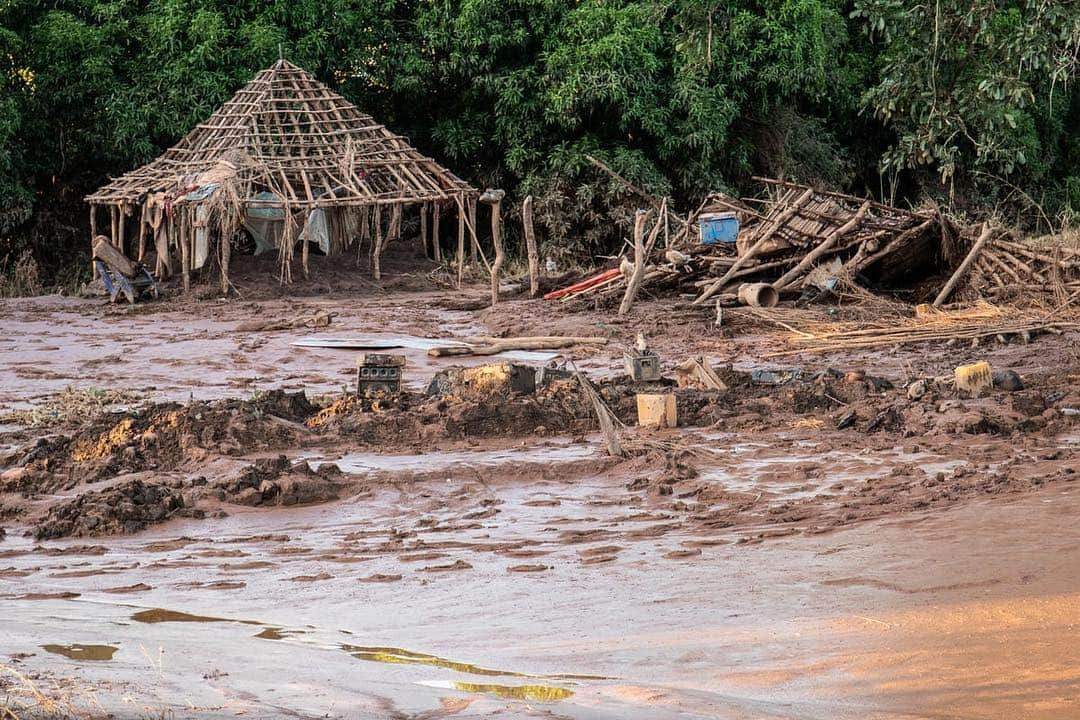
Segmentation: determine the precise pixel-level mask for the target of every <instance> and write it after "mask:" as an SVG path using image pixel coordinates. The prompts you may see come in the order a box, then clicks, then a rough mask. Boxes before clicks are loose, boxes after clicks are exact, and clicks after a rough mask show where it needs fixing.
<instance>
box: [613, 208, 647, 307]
mask: <svg viewBox="0 0 1080 720" xmlns="http://www.w3.org/2000/svg"><path fill="white" fill-rule="evenodd" d="M647 215H648V211H647V210H638V211H637V213H635V214H634V271H633V272H632V273H630V277H629V278H628V279H627V281H626V294H625V295H623V299H622V303H620V304H619V315H620V316H622V315H626V314H627V313H628V312H630V308H631V307H633V305H634V296H636V295H637V291H638V288H639V287H640V286H641V278H642V276H643V275H644V274H645V218H646V216H647Z"/></svg>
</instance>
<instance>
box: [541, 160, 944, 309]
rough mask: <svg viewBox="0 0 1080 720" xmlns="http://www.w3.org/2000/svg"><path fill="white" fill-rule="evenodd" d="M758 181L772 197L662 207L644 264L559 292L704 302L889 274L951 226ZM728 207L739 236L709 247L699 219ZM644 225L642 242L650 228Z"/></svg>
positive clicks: (920, 258)
mask: <svg viewBox="0 0 1080 720" xmlns="http://www.w3.org/2000/svg"><path fill="white" fill-rule="evenodd" d="M756 180H758V181H759V182H761V183H763V184H764V185H765V186H766V187H768V188H769V189H771V190H772V191H773V193H772V196H771V197H770V198H769V199H766V200H756V199H744V200H739V199H735V198H731V197H729V196H726V195H723V194H713V195H710V196H709V197H707V198H706V199H705V201H704V202H703V203H702V205H701V206H700V207H699V208H698V210H697V211H696V212H694V213H693V214H691V216H690V217H689V218H687V219H682V218H677V217H674V218H672V217H671V216H672V215H673V214H672V213H669V212H668V211H667V206H666V204H662V205H661V207H660V209H659V211H658V213H657V215H656V219H655V221H654V222H653V224H652V230H651V231H650V232H649V235H648V241H647V242H645V243H644V247H643V248H640V249H639V250H643V251H644V256H645V259H644V262H642V263H638V262H637V261H635V262H634V263H633V264H631V263H628V262H624V264H623V271H622V272H619V273H612V272H610V271H609V274H608V275H607V276H606V277H605V278H604V280H603V281H602V282H599V283H596V284H585V286H584V287H582V288H581V289H578V290H575V291H574V292H570V293H564V294H562V295H561V296H560V297H561V298H562V299H563V300H567V301H569V300H572V299H574V298H578V297H587V296H592V297H596V296H599V297H617V296H622V297H623V307H624V308H626V307H628V306H627V302H626V301H627V298H630V301H631V302H632V300H633V295H634V294H636V292H638V290H639V289H640V290H649V291H652V292H679V293H685V294H688V295H693V296H694V299H693V302H694V303H695V304H703V303H706V302H708V301H710V300H711V299H713V298H717V297H720V296H725V297H733V296H734V294H735V293H736V292H737V290H738V288H739V286H741V285H743V284H745V283H767V284H769V285H771V286H772V287H774V288H775V289H776V290H777V291H779V292H789V293H790V292H798V291H801V290H803V289H804V288H808V287H809V286H817V287H819V288H820V289H826V288H830V289H831V286H835V284H836V281H837V280H839V279H847V280H856V279H858V278H863V277H865V276H866V275H867V274H869V273H871V272H872V274H873V275H874V278H875V280H878V281H881V280H890V279H893V278H896V277H899V276H901V275H903V274H904V273H906V272H907V271H908V270H909V269H910V268H912V267H913V266H914V265H918V264H920V263H923V262H924V261H925V260H926V259H927V258H929V257H933V256H934V255H935V254H936V249H938V248H940V247H941V244H942V243H941V240H942V238H943V237H944V236H945V234H946V233H947V232H948V230H947V228H946V227H945V225H944V223H943V221H942V218H941V217H940V215H939V214H938V213H937V212H935V211H921V212H912V211H909V210H903V209H900V208H895V207H890V206H888V205H884V204H882V203H878V202H874V201H872V200H865V199H862V198H857V197H853V196H851V195H845V194H842V193H836V192H829V191H826V190H821V189H818V188H813V187H810V186H806V185H798V184H795V183H789V182H785V181H782V180H774V179H769V178H756ZM720 211H727V212H733V213H734V214H735V216H736V218H737V219H738V222H739V230H738V236H737V240H736V242H732V243H724V242H720V243H715V244H705V243H703V242H702V237H701V225H700V222H699V219H700V218H701V217H702V216H706V215H707V214H711V213H715V212H720ZM641 219H642V218H641V217H640V215H639V220H641ZM661 228H662V229H663V232H662V233H661V232H660V229H661ZM640 230H641V231H642V232H641V233H638V232H636V233H635V243H636V240H637V235H638V234H643V230H644V226H642V228H640ZM662 238H666V239H662ZM637 254H638V250H636V251H635V255H637ZM639 266H640V269H641V272H640V275H639V277H638V287H634V286H633V282H634V278H635V274H637V271H638V269H639Z"/></svg>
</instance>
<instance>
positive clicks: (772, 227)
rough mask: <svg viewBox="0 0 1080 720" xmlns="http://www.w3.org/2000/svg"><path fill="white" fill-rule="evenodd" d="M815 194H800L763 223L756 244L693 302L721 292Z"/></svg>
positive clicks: (697, 303)
mask: <svg viewBox="0 0 1080 720" xmlns="http://www.w3.org/2000/svg"><path fill="white" fill-rule="evenodd" d="M813 196H814V191H813V189H807V191H806V192H804V193H803V194H802V195H800V196H799V197H798V198H797V199H796V200H795V202H793V203H792V204H791V205H790V206H789V207H788V208H787V209H786V210H784V211H783V212H781V213H780V214H779V215H777V216H776V218H774V219H773V220H772V221H771V223H769V224H766V225H762V226H761V229H760V233H761V234H760V235H758V237H757V239H756V240H755V241H754V244H753V245H752V246H750V249H749V250H747V251H746V254H744V255H743V256H741V257H739V258H738V259H737V260H735V263H734V264H733V265H732V266H731V267H730V268H728V271H727V272H726V273H724V275H723V277H721V278H720V279H719V280H717V281H716V282H714V283H713V284H712V285H710V286H709V287H708V288H707V289H706V290H705V292H703V293H701V295H700V296H698V297H697V298H696V299H695V300H694V302H693V304H694V305H701V304H702V303H704V302H705V301H707V300H708V299H709V298H711V297H712V296H713V295H715V294H716V293H718V292H720V290H722V289H723V288H724V286H725V285H727V284H728V283H729V282H731V279H732V278H733V277H735V273H736V272H738V271H739V270H741V269H742V268H743V266H744V265H746V263H747V262H749V261H750V260H751V259H753V257H754V256H755V255H756V254H757V252H758V250H760V249H761V248H762V247H763V246H764V245H765V243H767V242H768V241H769V240H771V239H772V236H773V235H775V234H776V231H777V230H779V229H780V228H782V227H783V226H784V225H785V224H786V223H787V221H788V220H790V219H791V218H792V217H793V216H794V215H795V214H796V213H797V212H799V210H800V208H802V206H803V205H805V204H806V203H808V202H810V198H812V197H813Z"/></svg>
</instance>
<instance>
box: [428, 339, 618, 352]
mask: <svg viewBox="0 0 1080 720" xmlns="http://www.w3.org/2000/svg"><path fill="white" fill-rule="evenodd" d="M608 342H609V338H606V337H598V336H597V337H574V336H567V337H559V336H536V337H518V338H488V337H485V338H467V339H466V340H464V341H462V342H461V343H459V344H455V345H442V346H439V347H433V348H431V349H430V350H428V355H430V356H431V357H450V356H454V355H497V354H498V353H501V352H508V351H511V350H562V349H564V348H568V347H574V346H575V345H606V344H607V343H608Z"/></svg>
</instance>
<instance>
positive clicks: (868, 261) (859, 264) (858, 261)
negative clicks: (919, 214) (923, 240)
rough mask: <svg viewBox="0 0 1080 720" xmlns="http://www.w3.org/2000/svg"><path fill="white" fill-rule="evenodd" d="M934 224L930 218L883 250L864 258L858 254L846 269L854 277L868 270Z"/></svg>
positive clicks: (887, 244)
mask: <svg viewBox="0 0 1080 720" xmlns="http://www.w3.org/2000/svg"><path fill="white" fill-rule="evenodd" d="M932 222H934V218H928V219H926V220H924V221H923V222H921V223H919V224H918V225H916V226H915V227H913V228H910V229H908V230H905V231H904V232H902V233H900V234H899V235H897V236H896V237H894V238H893V239H892V240H890V241H889V242H888V243H886V244H885V247H883V248H881V249H880V250H878V251H877V252H874V253H869V254H867V255H865V256H864V257H859V256H858V254H856V256H855V257H853V258H852V259H851V260H849V261H848V263H847V265H845V268H850V274H851V275H852V276H855V275H857V274H858V273H860V272H862V271H863V270H865V269H866V268H868V267H870V266H871V265H873V264H874V263H876V262H877V261H878V260H880V259H881V258H883V257H885V256H886V255H889V254H890V253H892V252H893V251H894V250H896V249H897V248H899V247H901V246H903V245H904V243H906V242H908V241H909V240H910V239H911V238H913V237H915V236H916V235H918V234H919V233H921V232H923V231H925V230H926V229H927V228H928V227H930V224H931V223H932ZM860 252H861V250H860Z"/></svg>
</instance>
